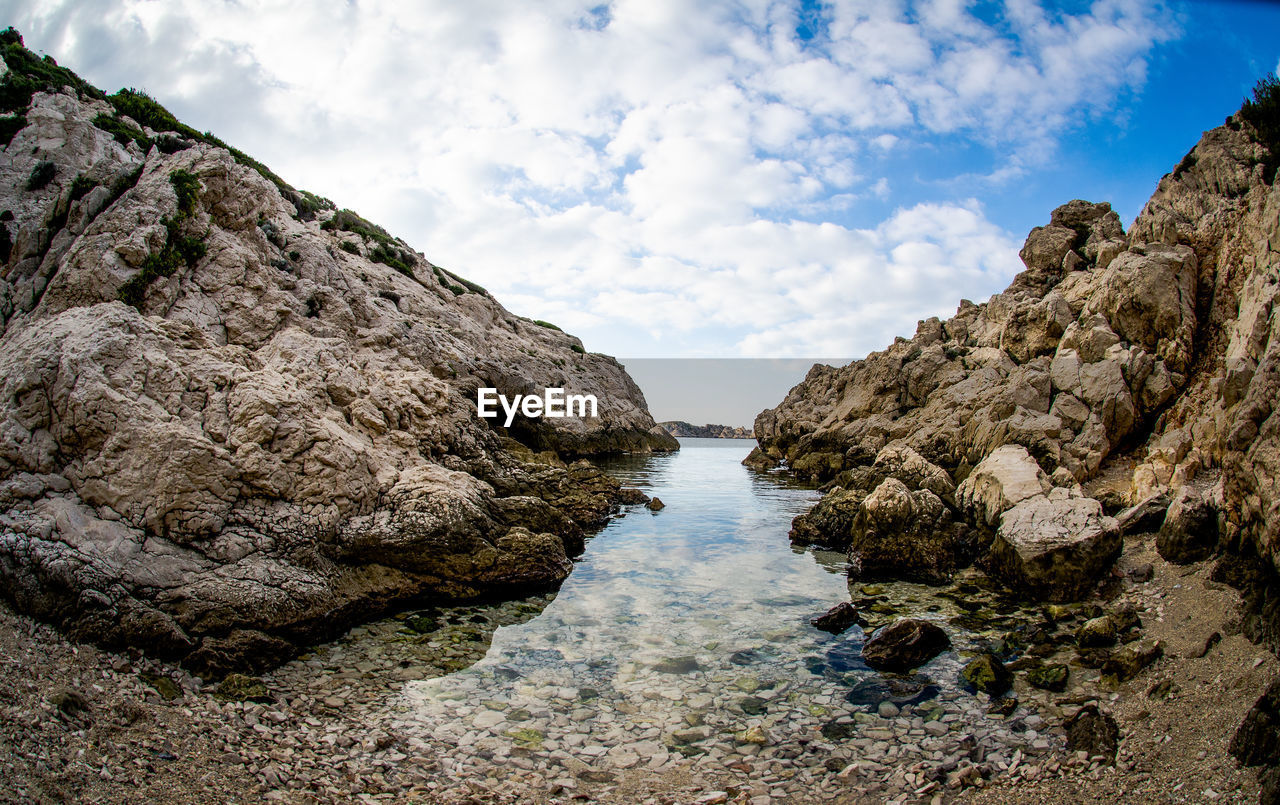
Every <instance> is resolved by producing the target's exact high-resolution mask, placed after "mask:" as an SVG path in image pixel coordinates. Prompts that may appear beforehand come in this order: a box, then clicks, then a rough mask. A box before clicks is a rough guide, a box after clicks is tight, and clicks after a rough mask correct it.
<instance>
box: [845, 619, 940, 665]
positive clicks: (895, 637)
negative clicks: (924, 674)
mask: <svg viewBox="0 0 1280 805" xmlns="http://www.w3.org/2000/svg"><path fill="white" fill-rule="evenodd" d="M950 647H951V639H950V638H949V637H947V633H946V632H945V631H943V629H942V627H940V626H938V625H937V624H936V623H933V622H931V621H926V620H920V619H918V618H904V619H902V620H898V621H894V622H893V623H891V624H889V625H888V626H885V627H884V628H882V629H879V630H878V631H876V633H875V634H874V635H872V636H871V639H869V640H867V642H866V643H865V644H864V645H863V647H862V658H863V660H864V661H865V662H866V664H867V665H869V666H871V667H872V668H875V669H876V670H878V671H895V672H902V671H910V670H911V669H913V668H916V667H918V666H921V665H924V664H925V663H926V662H928V661H929V660H931V659H933V658H934V657H936V656H938V655H939V654H941V653H942V652H944V651H946V650H947V649H948V648H950Z"/></svg>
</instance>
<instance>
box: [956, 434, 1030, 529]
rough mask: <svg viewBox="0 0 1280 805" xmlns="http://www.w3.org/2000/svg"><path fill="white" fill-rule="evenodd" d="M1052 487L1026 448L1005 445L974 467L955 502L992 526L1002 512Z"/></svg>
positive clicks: (957, 491) (972, 515) (977, 519)
mask: <svg viewBox="0 0 1280 805" xmlns="http://www.w3.org/2000/svg"><path fill="white" fill-rule="evenodd" d="M1052 488H1053V485H1052V484H1051V483H1050V482H1049V478H1048V477H1047V476H1046V475H1045V474H1044V471H1043V470H1041V469H1040V465H1039V464H1037V463H1036V460H1035V459H1034V458H1032V457H1031V454H1030V453H1028V452H1027V448H1025V447H1023V446H1022V445H1020V444H1008V445H1005V446H1003V447H999V448H997V449H996V450H994V451H992V453H991V454H990V455H989V456H987V457H986V458H985V459H983V460H982V463H981V464H979V465H978V466H977V467H975V468H974V470H973V472H972V473H970V474H969V477H968V478H966V479H965V480H964V482H963V483H961V484H960V487H959V488H958V489H957V490H956V503H957V504H958V505H959V506H960V508H961V509H962V510H963V511H965V512H966V513H967V514H969V515H970V516H971V517H973V519H974V520H976V521H978V522H980V523H985V524H986V525H988V526H992V527H994V526H996V525H997V524H998V523H999V522H1000V516H1001V515H1002V514H1004V512H1006V511H1008V510H1009V509H1011V508H1013V507H1014V506H1015V505H1017V504H1018V503H1020V502H1022V501H1024V500H1026V499H1027V498H1031V497H1035V496H1038V495H1043V494H1045V493H1046V492H1048V491H1049V490H1050V489H1052Z"/></svg>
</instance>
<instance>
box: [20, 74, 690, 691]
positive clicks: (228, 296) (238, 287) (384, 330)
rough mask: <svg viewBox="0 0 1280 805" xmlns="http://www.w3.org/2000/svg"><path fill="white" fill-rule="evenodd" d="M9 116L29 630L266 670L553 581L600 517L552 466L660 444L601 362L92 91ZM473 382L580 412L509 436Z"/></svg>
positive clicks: (313, 202)
mask: <svg viewBox="0 0 1280 805" xmlns="http://www.w3.org/2000/svg"><path fill="white" fill-rule="evenodd" d="M147 103H150V102H149V101H148V102H147ZM144 108H145V109H151V107H147V106H145V104H144ZM156 108H158V107H156ZM153 111H154V110H153ZM161 111H162V110H161ZM159 119H160V118H159V117H158V116H157V117H155V120H159ZM148 120H151V122H155V120H152V119H151V118H148ZM25 121H26V123H25V126H23V127H22V128H20V129H19V130H18V131H17V132H16V134H14V135H13V138H12V140H11V141H10V142H9V143H8V145H7V147H6V148H5V149H4V152H3V158H2V159H0V211H2V213H0V227H3V228H4V237H3V238H0V241H2V242H3V246H4V249H3V250H0V251H3V254H0V259H3V265H2V268H0V272H2V273H0V328H2V330H3V335H2V337H0V511H2V512H3V514H0V579H2V581H0V588H2V589H3V590H4V591H5V593H6V595H7V596H8V597H9V598H10V599H12V600H13V601H14V603H15V604H16V605H17V606H18V607H19V608H20V609H21V610H23V611H26V612H30V613H34V614H36V615H38V616H40V617H42V618H46V619H48V620H50V621H52V622H54V623H56V624H59V625H61V626H62V627H63V628H65V629H66V630H67V631H69V632H70V633H71V634H73V635H74V636H76V637H78V638H84V639H91V640H95V641H98V642H103V643H108V644H128V645H135V646H139V647H143V648H145V649H147V650H149V651H155V652H157V653H161V654H167V655H174V656H188V657H191V658H193V661H194V662H195V664H196V665H198V666H201V667H202V668H205V669H213V670H215V671H225V670H227V669H229V668H232V667H234V666H235V665H236V664H237V662H244V663H248V664H250V665H260V664H261V663H262V662H263V661H264V658H265V661H279V659H280V658H281V657H283V656H287V655H288V653H290V651H292V649H293V647H294V646H296V645H298V644H299V643H304V642H306V641H309V640H312V639H315V638H317V637H320V636H324V635H327V634H330V633H332V632H333V631H334V630H335V629H340V628H342V627H343V626H344V625H346V624H349V623H351V622H352V621H356V620H361V619H366V618H369V617H372V616H374V615H376V614H377V613H378V612H380V611H382V610H385V609H386V608H388V607H391V606H394V605H396V603H397V602H400V601H404V600H406V599H410V598H417V597H423V596H443V597H450V598H457V597H472V596H479V595H509V594H515V593H519V592H521V591H524V590H527V589H531V588H545V587H551V586H554V585H556V584H557V583H558V582H559V581H560V580H561V579H563V578H564V576H565V575H566V574H567V573H568V570H569V566H570V565H569V557H570V556H572V555H573V554H575V553H577V552H579V551H581V549H582V535H583V532H584V530H586V529H590V528H594V527H596V526H598V525H600V524H601V523H602V522H603V521H604V520H605V519H607V518H608V516H609V515H610V513H611V512H612V511H613V510H615V509H616V508H617V506H618V503H619V498H620V495H619V491H618V485H617V484H616V483H614V482H612V481H611V480H610V479H609V478H607V477H606V476H604V475H602V474H601V473H600V472H599V471H598V470H596V469H595V468H594V467H591V466H590V465H585V464H581V465H580V464H574V465H572V466H566V465H565V463H564V461H562V459H567V460H572V459H573V458H575V457H579V456H584V455H591V454H596V453H605V452H615V451H626V450H638V451H646V450H650V449H673V448H674V447H675V446H676V445H675V442H674V440H673V439H671V438H670V437H669V436H667V435H666V434H664V433H662V432H661V431H653V430H651V429H652V428H653V427H654V423H653V420H652V418H651V417H650V416H649V414H648V411H647V410H646V406H645V401H644V398H643V396H642V395H641V393H640V390H639V389H638V388H637V387H636V385H635V384H634V383H633V382H632V381H631V379H630V378H629V377H628V376H627V374H626V373H625V372H624V371H623V369H622V367H621V366H619V365H618V363H617V362H616V361H614V360H613V359H612V358H609V357H607V356H603V355H597V354H593V353H588V352H585V351H584V350H583V348H582V345H581V342H579V341H578V339H576V338H574V337H572V336H570V335H568V334H565V333H563V332H561V331H560V330H558V329H556V328H554V327H550V326H546V325H545V324H544V323H540V322H534V321H531V320H529V319H524V318H521V317H519V316H515V315H513V314H511V313H509V312H508V311H506V310H505V309H504V308H503V307H502V306H501V305H500V304H499V303H498V302H497V301H495V300H494V299H493V298H492V297H491V296H490V295H489V294H488V293H487V292H486V291H485V290H484V289H483V288H480V287H479V286H476V285H474V284H472V283H469V282H467V281H466V280H464V279H462V278H460V277H458V276H456V275H454V274H451V273H449V272H447V271H445V270H443V269H441V268H439V267H437V266H434V265H432V264H431V263H430V262H429V261H427V260H426V258H425V257H423V256H422V255H421V254H418V253H417V252H415V251H414V250H413V249H412V248H410V247H409V246H408V245H407V244H405V243H404V242H403V241H400V240H398V239H395V238H393V237H391V236H390V235H389V234H388V233H386V232H385V231H383V230H381V229H380V228H378V227H376V226H374V225H373V224H370V223H369V222H367V221H364V220H363V219H361V218H359V216H356V215H354V214H353V213H350V212H349V211H338V210H335V209H334V208H333V205H332V204H329V203H327V202H325V201H324V200H322V199H317V198H316V197H314V196H307V195H306V194H300V193H298V192H297V191H294V190H292V188H288V187H287V186H286V185H283V183H280V182H279V181H278V180H277V179H275V178H274V177H273V176H272V175H270V174H269V173H268V172H266V171H259V170H258V169H257V168H258V167H260V166H257V165H256V163H253V162H251V161H250V160H248V159H247V158H245V157H244V156H243V155H241V154H239V153H238V152H237V153H232V152H231V151H229V150H227V149H226V148H223V147H220V145H219V144H217V143H216V142H214V141H212V140H211V139H210V138H208V137H207V136H204V137H202V136H198V135H196V134H195V133H194V132H192V131H191V130H189V129H182V128H176V129H174V130H171V131H157V130H156V129H154V128H150V127H148V126H146V125H144V121H141V120H134V119H132V118H129V117H128V116H126V115H124V114H122V113H121V112H120V110H119V109H118V108H117V107H116V105H114V104H113V102H112V100H111V99H108V98H106V97H105V96H102V95H101V93H97V91H96V90H93V89H92V88H88V87H80V88H78V89H77V88H76V87H72V86H68V87H64V88H62V89H61V90H60V91H52V90H51V91H48V92H37V93H36V94H35V95H34V96H33V97H32V99H31V102H30V105H29V107H28V108H27V109H26V110H25ZM113 121H114V122H113ZM156 125H161V124H160V123H156ZM174 125H175V126H176V125H177V124H174ZM104 127H106V128H112V127H114V128H115V130H116V131H117V132H119V131H126V132H134V133H136V136H133V135H129V136H121V137H117V136H113V134H112V133H110V132H109V131H108V130H106V129H105V128H104ZM121 127H123V128H121ZM171 128H172V127H171ZM44 165H51V166H52V168H51V169H50V168H45V167H42V166H44ZM50 170H51V171H52V177H53V178H52V179H51V180H50V181H48V182H47V183H46V184H43V185H40V186H37V184H38V183H37V182H35V181H33V180H32V179H31V177H32V176H34V175H36V174H37V173H40V172H43V174H42V175H44V174H48V173H49V171H50ZM482 386H485V387H494V388H496V389H498V391H499V392H500V393H503V394H506V395H509V396H510V395H514V394H517V393H537V394H541V393H542V390H543V389H544V388H547V387H559V388H563V389H565V390H566V392H567V393H571V394H582V395H586V394H590V395H594V396H595V397H596V399H597V401H598V411H597V415H596V416H594V417H568V418H560V419H551V418H544V419H530V418H526V417H518V418H517V420H516V421H515V422H513V423H512V425H511V427H510V428H503V427H501V424H502V423H501V422H500V421H494V420H482V419H479V418H478V417H477V416H476V391H477V389H478V388H480V387H482Z"/></svg>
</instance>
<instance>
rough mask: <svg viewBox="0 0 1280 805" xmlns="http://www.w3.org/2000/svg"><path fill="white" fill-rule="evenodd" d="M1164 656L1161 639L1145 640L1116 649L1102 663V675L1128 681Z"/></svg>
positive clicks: (1118, 680)
mask: <svg viewBox="0 0 1280 805" xmlns="http://www.w3.org/2000/svg"><path fill="white" fill-rule="evenodd" d="M1163 656H1164V647H1163V646H1162V645H1161V644H1160V641H1158V640H1154V641H1149V640H1143V641H1139V642H1137V643H1130V644H1129V645H1127V646H1122V647H1121V648H1118V649H1116V650H1115V651H1113V652H1112V653H1111V655H1110V656H1109V657H1107V659H1106V661H1104V662H1103V663H1102V675H1103V676H1108V677H1111V678H1112V679H1114V680H1115V681H1116V682H1127V681H1128V680H1130V679H1133V678H1134V677H1135V676H1137V675H1138V674H1139V673H1141V672H1142V670H1143V669H1144V668H1146V667H1147V666H1148V665H1150V664H1151V663H1153V662H1155V661H1156V660H1158V659H1160V658H1161V657H1163Z"/></svg>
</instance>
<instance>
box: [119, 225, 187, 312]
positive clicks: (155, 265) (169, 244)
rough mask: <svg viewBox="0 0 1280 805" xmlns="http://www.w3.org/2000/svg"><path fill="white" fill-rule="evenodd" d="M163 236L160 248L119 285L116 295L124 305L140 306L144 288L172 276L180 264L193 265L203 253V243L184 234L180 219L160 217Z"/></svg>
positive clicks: (144, 296) (143, 296) (144, 294)
mask: <svg viewBox="0 0 1280 805" xmlns="http://www.w3.org/2000/svg"><path fill="white" fill-rule="evenodd" d="M160 222H161V223H162V224H164V228H165V230H166V237H165V243H164V246H163V247H162V248H161V249H160V251H158V252H156V253H154V254H149V255H147V259H146V260H143V261H142V268H141V269H139V270H138V273H137V274H134V275H133V276H132V277H131V278H130V279H129V281H128V282H126V283H125V284H124V285H122V286H120V291H119V298H120V301H121V302H124V303H125V304H126V305H133V306H134V307H137V308H140V307H142V300H143V299H144V298H146V294H147V288H148V286H150V285H151V283H152V282H153V281H155V280H156V279H159V278H160V277H171V276H173V273H174V272H175V271H177V270H178V269H179V268H181V267H182V266H183V265H186V266H188V267H191V266H194V265H195V264H196V262H197V261H199V260H200V258H201V257H204V255H205V245H204V243H203V242H201V239H200V238H195V237H190V236H187V235H183V234H182V232H181V227H182V223H183V222H182V221H181V220H178V219H171V218H162V219H161V221H160Z"/></svg>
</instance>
